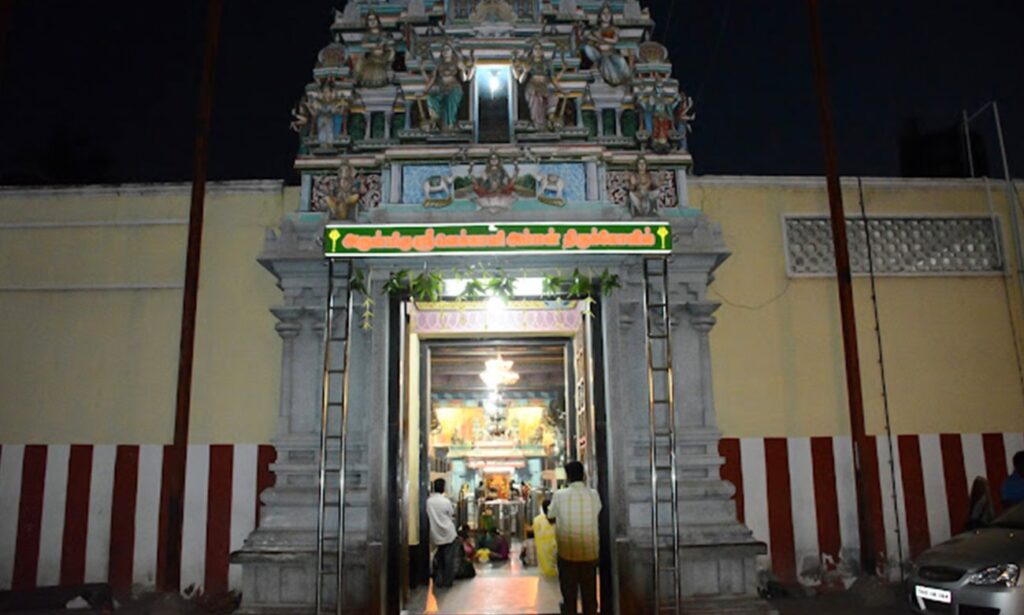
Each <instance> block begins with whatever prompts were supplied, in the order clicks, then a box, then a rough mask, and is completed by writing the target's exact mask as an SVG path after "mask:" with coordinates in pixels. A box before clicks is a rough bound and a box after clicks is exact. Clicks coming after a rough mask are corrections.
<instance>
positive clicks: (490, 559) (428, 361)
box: [400, 298, 603, 615]
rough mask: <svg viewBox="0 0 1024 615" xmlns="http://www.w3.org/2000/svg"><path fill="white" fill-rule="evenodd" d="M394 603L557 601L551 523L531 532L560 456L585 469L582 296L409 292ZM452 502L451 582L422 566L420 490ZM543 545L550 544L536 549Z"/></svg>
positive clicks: (541, 606)
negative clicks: (472, 298)
mask: <svg viewBox="0 0 1024 615" xmlns="http://www.w3.org/2000/svg"><path fill="white" fill-rule="evenodd" d="M407 310H408V314H409V323H410V327H409V331H408V334H407V336H406V339H407V344H408V349H407V351H406V352H405V353H404V354H405V357H406V368H405V370H404V372H405V374H406V380H405V382H406V383H408V384H407V386H406V393H405V396H404V397H405V399H406V400H407V403H406V406H405V416H404V417H403V419H402V424H403V432H404V436H405V437H404V442H405V446H404V447H403V449H404V450H403V451H402V452H403V453H404V455H405V456H404V459H403V468H404V473H405V476H406V479H405V484H406V485H407V497H406V498H405V499H404V500H402V501H403V504H404V506H402V507H400V508H403V509H404V510H401V511H400V514H401V516H402V522H403V523H402V533H403V534H404V540H403V541H402V543H403V544H406V545H407V552H406V553H404V554H402V556H403V559H404V560H405V566H403V569H404V571H405V574H406V575H407V582H406V583H403V587H405V588H408V589H407V590H406V591H404V592H402V604H401V610H402V611H404V612H408V613H410V614H416V615H419V614H421V613H423V614H426V613H437V614H447V615H457V614H463V613H465V614H468V613H477V612H480V611H479V609H480V608H486V610H487V612H489V613H496V614H503V613H508V614H513V613H555V612H558V611H559V602H560V595H559V588H558V580H557V570H556V568H555V566H554V558H553V557H551V556H552V555H553V554H554V550H553V549H552V548H551V547H552V546H553V537H551V536H545V535H544V534H543V532H542V531H540V532H535V529H539V528H537V527H536V525H537V524H538V523H540V524H543V522H542V521H539V520H538V516H539V515H544V504H545V503H546V502H549V501H550V499H551V496H552V494H553V493H554V492H555V491H556V490H557V489H558V488H560V487H563V486H565V483H566V476H565V471H564V468H563V467H564V465H565V463H566V461H569V460H571V459H579V460H585V461H586V462H588V465H589V466H590V468H591V469H592V471H593V473H594V478H595V479H597V477H598V475H599V473H600V464H599V461H600V458H601V456H602V454H603V452H602V451H600V450H598V443H597V441H596V438H595V424H596V419H597V416H596V414H597V408H595V405H594V403H593V401H594V400H593V396H592V392H591V388H590V382H591V378H592V372H591V369H592V367H593V359H594V356H593V353H592V352H591V349H590V347H589V346H588V338H589V336H588V335H587V326H588V323H589V322H590V313H589V312H588V311H587V309H586V304H585V303H583V302H581V301H523V300H520V301H509V302H505V301H503V300H500V299H495V298H491V299H488V300H485V301H482V302H471V303H468V304H466V303H461V302H454V301H451V302H437V303H432V304H431V303H427V304H420V305H415V304H412V303H410V304H408V305H407ZM437 479H444V481H445V486H446V492H445V493H446V495H447V496H448V497H449V498H450V499H451V500H452V501H453V502H454V503H455V524H456V527H457V528H458V531H459V538H460V540H459V541H458V546H459V549H460V552H459V553H458V555H457V561H458V567H457V569H456V570H457V572H456V577H455V578H456V581H455V585H454V586H453V587H452V588H450V589H439V588H437V587H435V586H434V582H433V581H432V580H430V566H431V563H432V557H431V556H432V550H431V548H430V546H429V540H428V535H429V529H428V528H429V520H428V517H427V512H426V505H425V503H426V498H427V496H428V494H429V493H430V492H431V488H432V486H433V485H434V483H435V481H436V480H437ZM545 549H548V550H549V553H550V555H548V556H547V557H545V554H544V553H541V551H544V550H545Z"/></svg>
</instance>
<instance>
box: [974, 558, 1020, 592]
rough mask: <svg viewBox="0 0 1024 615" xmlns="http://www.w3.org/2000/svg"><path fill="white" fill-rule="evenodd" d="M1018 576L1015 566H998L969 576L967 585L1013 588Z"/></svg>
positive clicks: (1017, 569)
mask: <svg viewBox="0 0 1024 615" xmlns="http://www.w3.org/2000/svg"><path fill="white" fill-rule="evenodd" d="M1019 576H1020V566H1018V565H1017V564H999V565H998V566H989V567H988V568H985V569H984V570H981V571H979V572H975V573H974V574H972V575H971V576H969V577H967V583H968V584H970V585H1002V586H1004V587H1013V586H1014V585H1016V584H1017V578H1018V577H1019Z"/></svg>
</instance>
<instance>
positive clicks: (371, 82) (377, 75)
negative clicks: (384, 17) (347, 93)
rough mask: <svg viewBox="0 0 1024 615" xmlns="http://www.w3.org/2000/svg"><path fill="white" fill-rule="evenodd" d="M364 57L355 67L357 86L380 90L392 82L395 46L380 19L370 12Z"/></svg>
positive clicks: (365, 36)
mask: <svg viewBox="0 0 1024 615" xmlns="http://www.w3.org/2000/svg"><path fill="white" fill-rule="evenodd" d="M363 47H364V52H363V57H362V58H360V59H359V61H358V62H357V63H356V67H355V75H356V84H358V85H360V86H362V87H364V88H380V87H384V86H385V85H387V84H388V83H390V82H391V65H392V63H393V62H394V61H395V46H394V42H393V41H392V40H391V37H390V36H388V34H387V33H386V32H384V30H383V28H382V27H381V23H380V17H378V16H377V14H376V13H374V12H373V11H370V12H369V13H368V14H367V15H366V34H365V35H363Z"/></svg>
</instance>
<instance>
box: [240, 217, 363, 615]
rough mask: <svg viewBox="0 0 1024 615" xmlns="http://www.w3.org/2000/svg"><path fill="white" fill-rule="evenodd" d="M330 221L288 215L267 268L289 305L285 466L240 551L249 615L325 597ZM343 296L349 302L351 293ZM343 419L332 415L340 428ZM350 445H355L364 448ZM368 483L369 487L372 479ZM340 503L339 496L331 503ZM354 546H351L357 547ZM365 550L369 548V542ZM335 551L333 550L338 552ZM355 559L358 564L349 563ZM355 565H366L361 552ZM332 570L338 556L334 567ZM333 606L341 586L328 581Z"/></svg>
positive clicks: (285, 315)
mask: <svg viewBox="0 0 1024 615" xmlns="http://www.w3.org/2000/svg"><path fill="white" fill-rule="evenodd" d="M323 223H324V218H323V215H322V214H311V213H308V212H299V213H295V214H291V215H289V217H287V218H286V219H285V220H284V222H283V224H282V228H281V232H280V234H271V235H269V236H268V238H267V240H266V243H265V246H264V250H263V253H262V254H261V255H260V258H259V260H260V263H261V264H262V265H263V266H264V267H266V268H267V269H268V270H269V271H270V272H271V273H272V274H273V275H274V276H275V277H276V278H277V280H278V286H279V287H280V288H281V290H282V294H283V302H282V304H281V305H279V306H277V307H274V308H272V309H271V312H272V313H273V314H274V316H275V317H276V318H277V320H278V322H277V323H276V325H275V329H276V330H277V332H278V334H279V335H280V336H281V338H282V340H283V345H282V356H281V394H280V413H279V418H278V426H277V434H276V435H275V436H274V438H273V439H272V444H273V445H274V448H275V449H276V451H277V461H276V462H275V463H274V464H272V465H271V470H272V471H273V472H274V474H275V476H276V484H275V486H274V487H272V488H270V489H267V490H266V491H264V492H263V493H262V495H261V497H260V501H261V507H260V520H259V527H257V528H256V530H255V531H253V533H252V534H250V535H249V537H248V538H247V539H246V541H245V545H244V547H243V548H242V549H241V550H239V551H237V552H235V553H233V554H232V557H231V561H232V563H238V564H242V588H243V589H242V606H241V609H240V610H239V611H238V612H240V613H283V612H287V613H311V612H312V611H313V605H314V601H315V591H316V574H317V570H316V547H317V545H316V532H317V512H318V509H317V503H318V500H319V489H318V473H319V450H320V414H321V393H320V391H321V379H322V367H323V317H324V310H325V307H326V290H327V268H326V266H325V264H324V261H323V257H322V255H321V248H320V246H319V245H318V238H319V236H320V233H321V230H322V228H323ZM342 296H343V295H342ZM333 420H336V417H332V421H333ZM351 442H356V444H355V445H353V444H351ZM351 442H350V446H349V454H348V459H349V470H350V471H349V473H348V476H349V479H350V481H351V483H353V484H355V485H356V488H355V489H353V490H352V491H351V492H350V496H349V502H348V503H349V507H348V513H347V517H346V519H347V523H348V527H347V531H346V535H347V539H346V545H347V548H346V551H348V550H349V549H352V550H353V551H357V550H359V545H358V543H359V541H360V538H361V536H364V535H365V494H360V493H359V484H360V480H361V478H362V476H361V475H360V471H361V470H360V469H361V468H362V472H363V473H365V463H364V462H363V458H364V457H365V446H362V445H360V444H358V443H359V442H360V440H359V439H357V438H353V439H352V440H351ZM328 455H329V460H330V461H329V463H331V464H332V465H337V460H338V447H337V445H336V444H335V445H334V446H333V447H331V448H329V449H328ZM363 482H364V483H365V481H363ZM332 500H333V501H334V502H336V501H337V499H336V497H333V498H328V501H329V502H330V501H332ZM328 510H329V512H334V514H329V515H328V530H330V529H331V528H332V527H333V528H336V527H337V525H336V522H337V521H336V510H337V509H336V507H335V508H334V509H333V510H331V509H328ZM350 542H351V543H352V546H351V547H349V546H348V545H349V543H350ZM364 542H365V541H364ZM334 545H336V543H333V544H329V545H328V547H329V550H330V551H334V550H335V548H336V547H335V546H334ZM346 557H349V556H346ZM351 557H352V558H358V556H357V555H355V554H353V555H352V556H351ZM328 565H329V566H330V565H333V558H331V559H330V560H329V561H328ZM361 572H362V573H363V578H358V579H357V578H355V577H356V576H358V574H357V573H353V574H352V575H351V576H352V578H347V579H346V587H352V588H353V590H352V595H353V598H354V600H355V601H358V600H361V599H363V598H362V596H364V592H362V591H360V588H361V587H363V586H365V569H363V570H362V571H361ZM328 585H329V586H330V592H329V597H330V599H331V600H333V594H334V591H333V588H334V581H333V579H331V578H330V577H329V578H328Z"/></svg>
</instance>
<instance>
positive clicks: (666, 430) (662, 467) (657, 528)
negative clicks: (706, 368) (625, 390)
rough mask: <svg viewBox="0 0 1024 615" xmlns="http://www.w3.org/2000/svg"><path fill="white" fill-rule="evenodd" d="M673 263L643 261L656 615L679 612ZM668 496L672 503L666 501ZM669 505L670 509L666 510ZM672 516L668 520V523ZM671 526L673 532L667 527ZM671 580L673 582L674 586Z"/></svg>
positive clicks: (653, 260)
mask: <svg viewBox="0 0 1024 615" xmlns="http://www.w3.org/2000/svg"><path fill="white" fill-rule="evenodd" d="M668 303H669V301H668V259H667V258H647V259H644V314H645V318H644V322H645V323H646V347H647V389H648V409H649V413H650V416H649V426H650V440H651V442H650V444H651V448H650V469H651V541H652V544H651V547H652V553H653V560H654V575H653V576H654V609H655V610H654V612H655V613H675V614H676V615H679V613H680V602H681V599H682V596H683V588H682V574H681V570H680V566H679V564H680V562H679V489H678V486H677V484H676V434H675V399H674V397H673V391H672V345H671V336H672V323H671V322H670V316H669V305H668ZM666 497H669V498H670V501H669V502H665V501H664V500H665V499H666ZM665 504H669V506H668V508H669V510H667V511H666V510H665ZM665 512H668V513H669V515H668V517H669V518H667V519H666V518H664V517H665V515H664V513H665ZM669 523H671V527H668V524H669ZM668 578H671V581H670V582H669V580H668Z"/></svg>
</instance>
